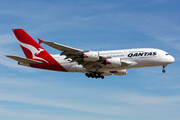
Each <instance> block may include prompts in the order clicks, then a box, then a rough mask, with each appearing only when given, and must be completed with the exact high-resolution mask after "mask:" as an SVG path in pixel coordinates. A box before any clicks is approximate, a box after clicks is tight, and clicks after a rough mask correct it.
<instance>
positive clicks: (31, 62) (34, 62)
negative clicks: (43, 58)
mask: <svg viewBox="0 0 180 120" xmlns="http://www.w3.org/2000/svg"><path fill="white" fill-rule="evenodd" d="M6 57H9V58H11V59H14V60H16V61H19V62H22V63H27V64H39V63H42V62H39V61H36V60H31V59H27V58H22V57H18V56H12V55H6Z"/></svg>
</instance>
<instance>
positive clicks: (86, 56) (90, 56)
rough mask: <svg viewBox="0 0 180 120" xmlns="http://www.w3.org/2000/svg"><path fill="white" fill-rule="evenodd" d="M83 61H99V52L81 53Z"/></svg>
mask: <svg viewBox="0 0 180 120" xmlns="http://www.w3.org/2000/svg"><path fill="white" fill-rule="evenodd" d="M83 60H84V61H93V62H95V61H98V60H99V52H86V53H83Z"/></svg>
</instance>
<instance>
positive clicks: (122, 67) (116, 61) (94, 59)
mask: <svg viewBox="0 0 180 120" xmlns="http://www.w3.org/2000/svg"><path fill="white" fill-rule="evenodd" d="M12 31H13V32H14V34H15V36H16V38H17V40H18V42H19V44H20V46H21V48H22V50H23V52H24V54H25V56H26V58H23V57H19V56H14V55H6V56H7V57H9V58H11V59H14V60H16V61H18V64H19V65H23V66H27V67H32V68H39V69H45V70H52V71H60V72H79V73H85V75H86V76H87V77H88V78H96V79H97V78H102V79H104V76H110V75H113V74H114V75H126V74H127V69H131V68H140V67H152V66H163V70H162V72H163V73H165V66H167V65H168V64H171V63H173V62H174V61H175V59H174V57H173V56H171V55H169V54H168V53H167V52H165V51H163V50H160V49H154V48H138V49H123V50H110V51H87V50H81V49H76V48H72V47H68V46H65V45H62V44H58V43H54V42H50V41H43V40H41V39H38V40H39V43H38V42H36V41H35V40H34V39H33V38H32V37H31V36H30V35H29V34H27V33H26V32H25V31H24V30H23V29H12ZM41 43H44V44H46V45H48V46H50V47H53V48H55V49H57V50H60V51H62V52H61V54H56V55H51V54H49V53H48V52H47V51H46V50H45V49H44V48H43V47H41V45H40V44H41Z"/></svg>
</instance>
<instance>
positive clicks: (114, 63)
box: [103, 58, 121, 67]
mask: <svg viewBox="0 0 180 120" xmlns="http://www.w3.org/2000/svg"><path fill="white" fill-rule="evenodd" d="M103 64H104V65H106V66H107V67H120V66H121V59H120V58H109V59H106V60H105V61H104V62H103Z"/></svg>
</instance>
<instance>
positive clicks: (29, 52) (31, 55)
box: [13, 29, 67, 71]
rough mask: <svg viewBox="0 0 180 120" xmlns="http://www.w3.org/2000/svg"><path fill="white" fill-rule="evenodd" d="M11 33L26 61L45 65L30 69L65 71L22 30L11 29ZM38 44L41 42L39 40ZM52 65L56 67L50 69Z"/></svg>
mask: <svg viewBox="0 0 180 120" xmlns="http://www.w3.org/2000/svg"><path fill="white" fill-rule="evenodd" d="M13 32H14V34H15V36H16V38H17V39H18V42H19V44H20V46H21V48H22V50H23V52H24V54H25V55H26V57H27V58H28V59H34V60H39V61H43V62H46V63H47V64H46V65H45V66H44V65H43V64H41V66H38V65H34V64H32V65H31V67H36V68H41V69H49V70H56V71H67V70H66V69H64V68H63V67H62V66H61V65H60V64H59V63H58V62H57V61H56V60H55V59H54V58H53V57H52V56H51V55H50V54H49V53H48V52H47V51H46V50H45V49H44V48H42V47H41V46H40V45H39V44H38V43H37V42H36V41H35V40H34V39H33V38H32V37H31V36H29V35H28V34H27V33H26V32H25V31H24V30H23V29H13ZM40 42H43V41H42V40H41V41H40ZM52 63H53V64H55V65H56V67H52V65H51V64H52Z"/></svg>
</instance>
